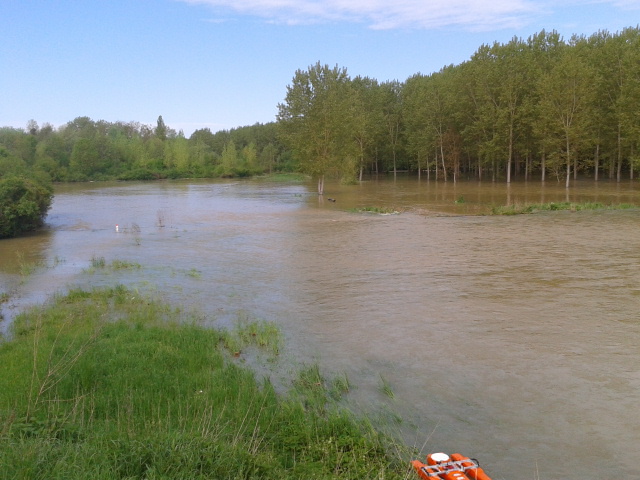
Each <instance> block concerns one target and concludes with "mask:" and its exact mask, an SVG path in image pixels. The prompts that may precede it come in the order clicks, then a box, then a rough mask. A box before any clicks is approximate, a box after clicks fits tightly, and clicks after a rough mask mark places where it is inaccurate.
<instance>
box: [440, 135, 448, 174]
mask: <svg viewBox="0 0 640 480" xmlns="http://www.w3.org/2000/svg"><path fill="white" fill-rule="evenodd" d="M440 159H441V160H442V175H444V181H445V182H446V181H447V167H445V165H444V145H442V137H440Z"/></svg>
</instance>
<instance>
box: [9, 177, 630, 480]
mask: <svg viewBox="0 0 640 480" xmlns="http://www.w3.org/2000/svg"><path fill="white" fill-rule="evenodd" d="M313 191H314V185H312V184H283V183H270V182H266V181H259V180H251V181H243V182H233V181H218V182H185V181H176V182H157V183H131V184H129V183H113V184H97V183H94V184H83V185H71V186H59V187H57V189H56V196H55V201H54V205H53V208H52V210H51V212H50V214H49V217H48V219H47V223H48V228H47V229H46V230H45V231H44V232H41V233H39V234H37V235H34V236H30V237H26V238H21V239H12V240H2V241H0V282H1V283H0V286H1V287H2V288H0V293H3V292H4V293H8V294H9V297H10V298H9V301H8V302H6V303H4V304H3V305H2V313H3V315H4V317H5V319H4V321H2V322H0V328H2V329H3V330H6V328H7V325H8V324H9V323H10V322H11V318H12V317H13V316H14V314H15V312H17V311H19V310H20V309H21V308H22V307H23V306H25V305H28V304H30V303H37V302H41V301H44V300H45V299H46V298H47V296H48V295H49V294H51V293H53V292H56V291H59V290H64V288H66V287H67V286H70V285H78V284H80V285H91V284H96V285H98V284H113V283H115V282H122V283H126V284H127V285H129V286H131V287H132V288H139V289H145V290H147V291H148V290H150V291H152V292H157V293H159V294H161V295H162V296H163V297H164V298H166V299H168V300H170V301H172V302H176V303H179V304H181V305H184V306H186V307H188V308H192V309H195V310H197V311H199V312H201V314H202V316H204V317H206V318H207V319H209V320H210V321H211V322H212V323H216V324H223V325H224V324H229V323H230V322H232V321H233V320H234V319H236V318H238V316H249V317H250V318H259V319H265V320H269V321H273V322H275V323H277V324H279V325H280V326H281V327H282V330H283V331H284V332H285V335H286V337H287V345H286V348H285V351H284V352H283V354H282V357H283V361H285V362H286V361H289V362H291V363H292V364H296V363H300V362H306V363H313V362H318V363H319V364H320V365H321V368H322V369H323V371H324V372H326V373H327V374H345V375H347V377H348V378H349V381H350V383H351V384H352V386H353V389H352V391H351V393H350V394H349V398H350V401H351V402H352V405H353V406H354V408H356V409H357V410H359V411H361V412H366V413H367V414H368V415H370V416H371V417H372V418H380V419H385V418H386V419H387V420H389V422H390V424H391V425H392V428H391V427H390V428H391V430H392V431H393V432H394V433H395V434H397V435H400V436H401V437H402V439H403V440H404V441H405V442H406V443H408V444H409V445H415V446H416V447H417V448H419V449H424V452H425V453H426V452H429V451H446V452H450V453H452V452H455V451H460V452H461V453H464V454H467V455H470V456H473V457H475V458H478V459H479V460H480V461H481V463H482V465H483V466H484V467H485V469H486V470H487V472H488V473H489V474H490V475H491V476H492V478H493V479H494V480H500V479H510V480H520V479H543V480H552V479H560V478H562V479H582V478H589V479H595V478H598V479H614V478H623V479H632V478H640V448H639V445H640V211H639V210H637V209H634V210H618V211H596V212H577V213H576V212H573V213H572V212H549V213H539V214H535V215H522V216H513V217H507V216H474V215H468V214H469V213H479V212H483V211H487V210H488V209H489V208H490V206H491V205H494V204H505V203H517V202H524V201H528V202H548V201H564V200H570V201H600V202H603V203H611V202H613V203H620V202H628V203H635V204H640V186H638V184H636V183H626V184H621V185H616V184H609V183H601V184H600V185H597V186H595V185H594V184H593V183H592V182H584V183H583V184H579V185H578V186H577V187H574V188H571V189H570V190H568V191H567V190H565V189H564V188H563V185H557V184H556V183H547V184H546V185H545V186H541V185H540V184H539V183H533V182H531V183H528V184H512V185H511V186H510V187H507V186H506V185H505V184H491V183H483V184H477V183H472V184H470V183H458V184H457V185H454V184H452V183H449V184H443V183H439V184H436V183H433V182H431V183H429V182H426V181H424V180H423V181H422V182H418V180H417V179H416V178H400V177H399V178H398V179H397V180H396V181H393V180H392V179H384V180H378V181H368V182H363V183H362V184H360V185H355V186H341V185H328V187H327V192H326V195H325V199H324V200H323V201H322V200H319V198H318V196H317V195H314V194H313ZM329 197H330V198H332V199H335V202H333V201H329V200H328V199H327V198H329ZM368 206H369V207H393V208H395V209H397V210H398V211H401V212H402V213H400V214H397V215H374V214H363V213H354V212H352V211H350V209H351V208H355V207H368ZM116 225H118V232H116V228H115V226H116ZM100 257H104V258H105V260H106V262H107V264H109V263H110V262H112V261H113V260H122V261H128V262H136V263H138V264H140V265H141V266H142V268H140V269H137V270H126V271H125V270H122V271H115V272H114V271H112V270H109V269H105V270H104V271H99V272H92V270H91V266H92V259H95V258H100ZM30 266H38V267H37V268H35V269H34V268H30ZM390 391H391V392H393V395H389V392H390ZM389 422H388V423H389Z"/></svg>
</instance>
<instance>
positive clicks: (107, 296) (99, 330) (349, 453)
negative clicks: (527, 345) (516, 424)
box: [0, 285, 408, 479]
mask: <svg viewBox="0 0 640 480" xmlns="http://www.w3.org/2000/svg"><path fill="white" fill-rule="evenodd" d="M12 333H13V336H12V338H11V340H9V341H5V342H4V343H2V344H0V364H1V365H2V368H3V375H2V376H1V377H0V471H2V472H4V474H5V475H6V476H7V478H30V479H40V478H41V479H44V478H47V479H52V478H65V479H73V478H94V479H112V478H130V479H131V478H140V479H142V478H146V479H152V478H171V479H179V478H184V479H198V478H201V479H205V478H215V479H223V478H229V479H232V478H233V479H236V478H265V479H269V478H278V479H284V478H345V479H361V478H389V479H395V478H408V467H407V463H406V461H403V460H401V459H400V456H399V455H398V454H397V452H394V453H391V450H390V449H389V447H390V440H389V439H387V438H385V437H384V436H383V435H381V434H379V433H378V432H376V430H375V429H374V428H373V427H372V426H371V425H370V424H369V423H368V422H367V421H366V420H363V419H357V418H355V417H354V416H353V415H352V414H350V413H349V412H347V411H345V410H343V409H340V408H339V407H337V405H336V403H335V402H333V401H332V400H331V399H332V397H334V398H337V397H339V396H340V395H342V394H344V393H346V391H347V390H348V385H347V384H345V383H344V382H331V381H329V380H327V379H325V378H323V376H322V375H321V373H320V371H319V369H318V368H317V367H310V368H307V369H303V370H301V371H300V372H299V374H298V376H297V377H296V378H294V379H293V380H292V384H291V388H290V390H289V391H288V392H287V393H286V394H284V395H281V394H277V393H276V392H275V391H274V388H273V386H272V385H271V384H270V382H269V381H268V380H258V379H257V378H256V376H255V375H254V374H253V372H251V371H250V370H249V369H248V368H246V367H244V366H243V365H242V364H241V363H240V362H239V360H240V357H241V356H242V355H243V351H244V350H245V349H258V350H260V352H261V353H262V354H263V355H265V356H266V357H271V358H274V357H275V356H277V354H278V350H279V344H280V342H281V338H280V335H279V333H278V331H277V330H276V329H274V328H273V327H272V326H270V325H269V324H267V323H264V322H245V323H243V324H241V325H239V326H237V327H235V328H234V329H233V330H232V331H227V330H220V329H212V328H204V327H203V326H201V325H200V324H199V322H198V321H197V320H196V319H194V318H189V316H188V315H187V314H185V313H184V312H182V311H181V310H180V309H177V308H174V307H170V306H168V305H165V304H163V303H161V302H159V301H157V300H154V299H152V298H147V297H144V296H140V295H139V294H138V293H136V292H134V291H131V290H128V289H126V288H125V287H123V286H120V285H118V286H115V287H108V288H100V289H94V290H91V291H85V290H72V291H71V292H69V293H68V294H67V295H65V296H58V297H56V298H54V299H53V300H52V301H51V302H50V303H49V304H48V305H47V306H44V307H37V308H33V309H31V310H29V311H28V312H26V313H24V314H22V315H20V316H18V317H17V318H16V320H15V322H14V324H13V326H12Z"/></svg>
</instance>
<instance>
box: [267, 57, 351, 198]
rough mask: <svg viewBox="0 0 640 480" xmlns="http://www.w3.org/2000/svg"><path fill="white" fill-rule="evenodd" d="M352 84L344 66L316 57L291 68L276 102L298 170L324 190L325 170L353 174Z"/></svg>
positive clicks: (284, 133) (281, 124)
mask: <svg viewBox="0 0 640 480" xmlns="http://www.w3.org/2000/svg"><path fill="white" fill-rule="evenodd" d="M352 93H353V89H352V87H351V81H350V78H349V76H348V75H347V70H346V68H339V67H338V66H337V65H336V66H335V67H333V68H330V67H329V66H328V65H321V64H320V62H318V63H316V64H315V65H313V66H311V67H309V69H308V70H305V71H303V70H298V71H296V73H295V75H294V77H293V81H292V83H291V85H289V86H287V95H286V97H285V101H284V103H281V104H279V105H278V121H279V124H280V127H281V130H280V132H281V136H282V139H283V141H284V142H285V143H286V144H287V145H288V146H289V148H290V149H291V150H292V152H293V154H294V155H295V157H296V158H297V159H298V161H299V162H300V167H301V169H302V171H303V172H305V173H307V174H309V175H311V176H312V177H314V178H316V179H317V180H318V194H320V195H322V194H323V193H324V178H325V175H335V176H348V175H351V176H353V174H354V167H355V161H354V159H355V157H356V155H357V152H355V142H354V141H353V139H354V129H355V126H354V117H353V116H352V115H351V106H352V105H353V102H354V98H353V95H352Z"/></svg>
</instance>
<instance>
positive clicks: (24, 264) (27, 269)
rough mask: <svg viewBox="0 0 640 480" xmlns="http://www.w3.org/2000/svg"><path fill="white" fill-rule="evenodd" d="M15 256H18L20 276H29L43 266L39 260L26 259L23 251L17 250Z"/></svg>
mask: <svg viewBox="0 0 640 480" xmlns="http://www.w3.org/2000/svg"><path fill="white" fill-rule="evenodd" d="M16 256H17V257H18V265H19V267H20V275H21V276H22V277H29V276H30V275H32V274H33V273H35V271H36V270H38V269H39V268H42V267H43V266H44V263H43V262H42V261H41V260H35V261H29V260H27V259H26V258H25V254H24V253H23V252H17V253H16Z"/></svg>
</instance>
